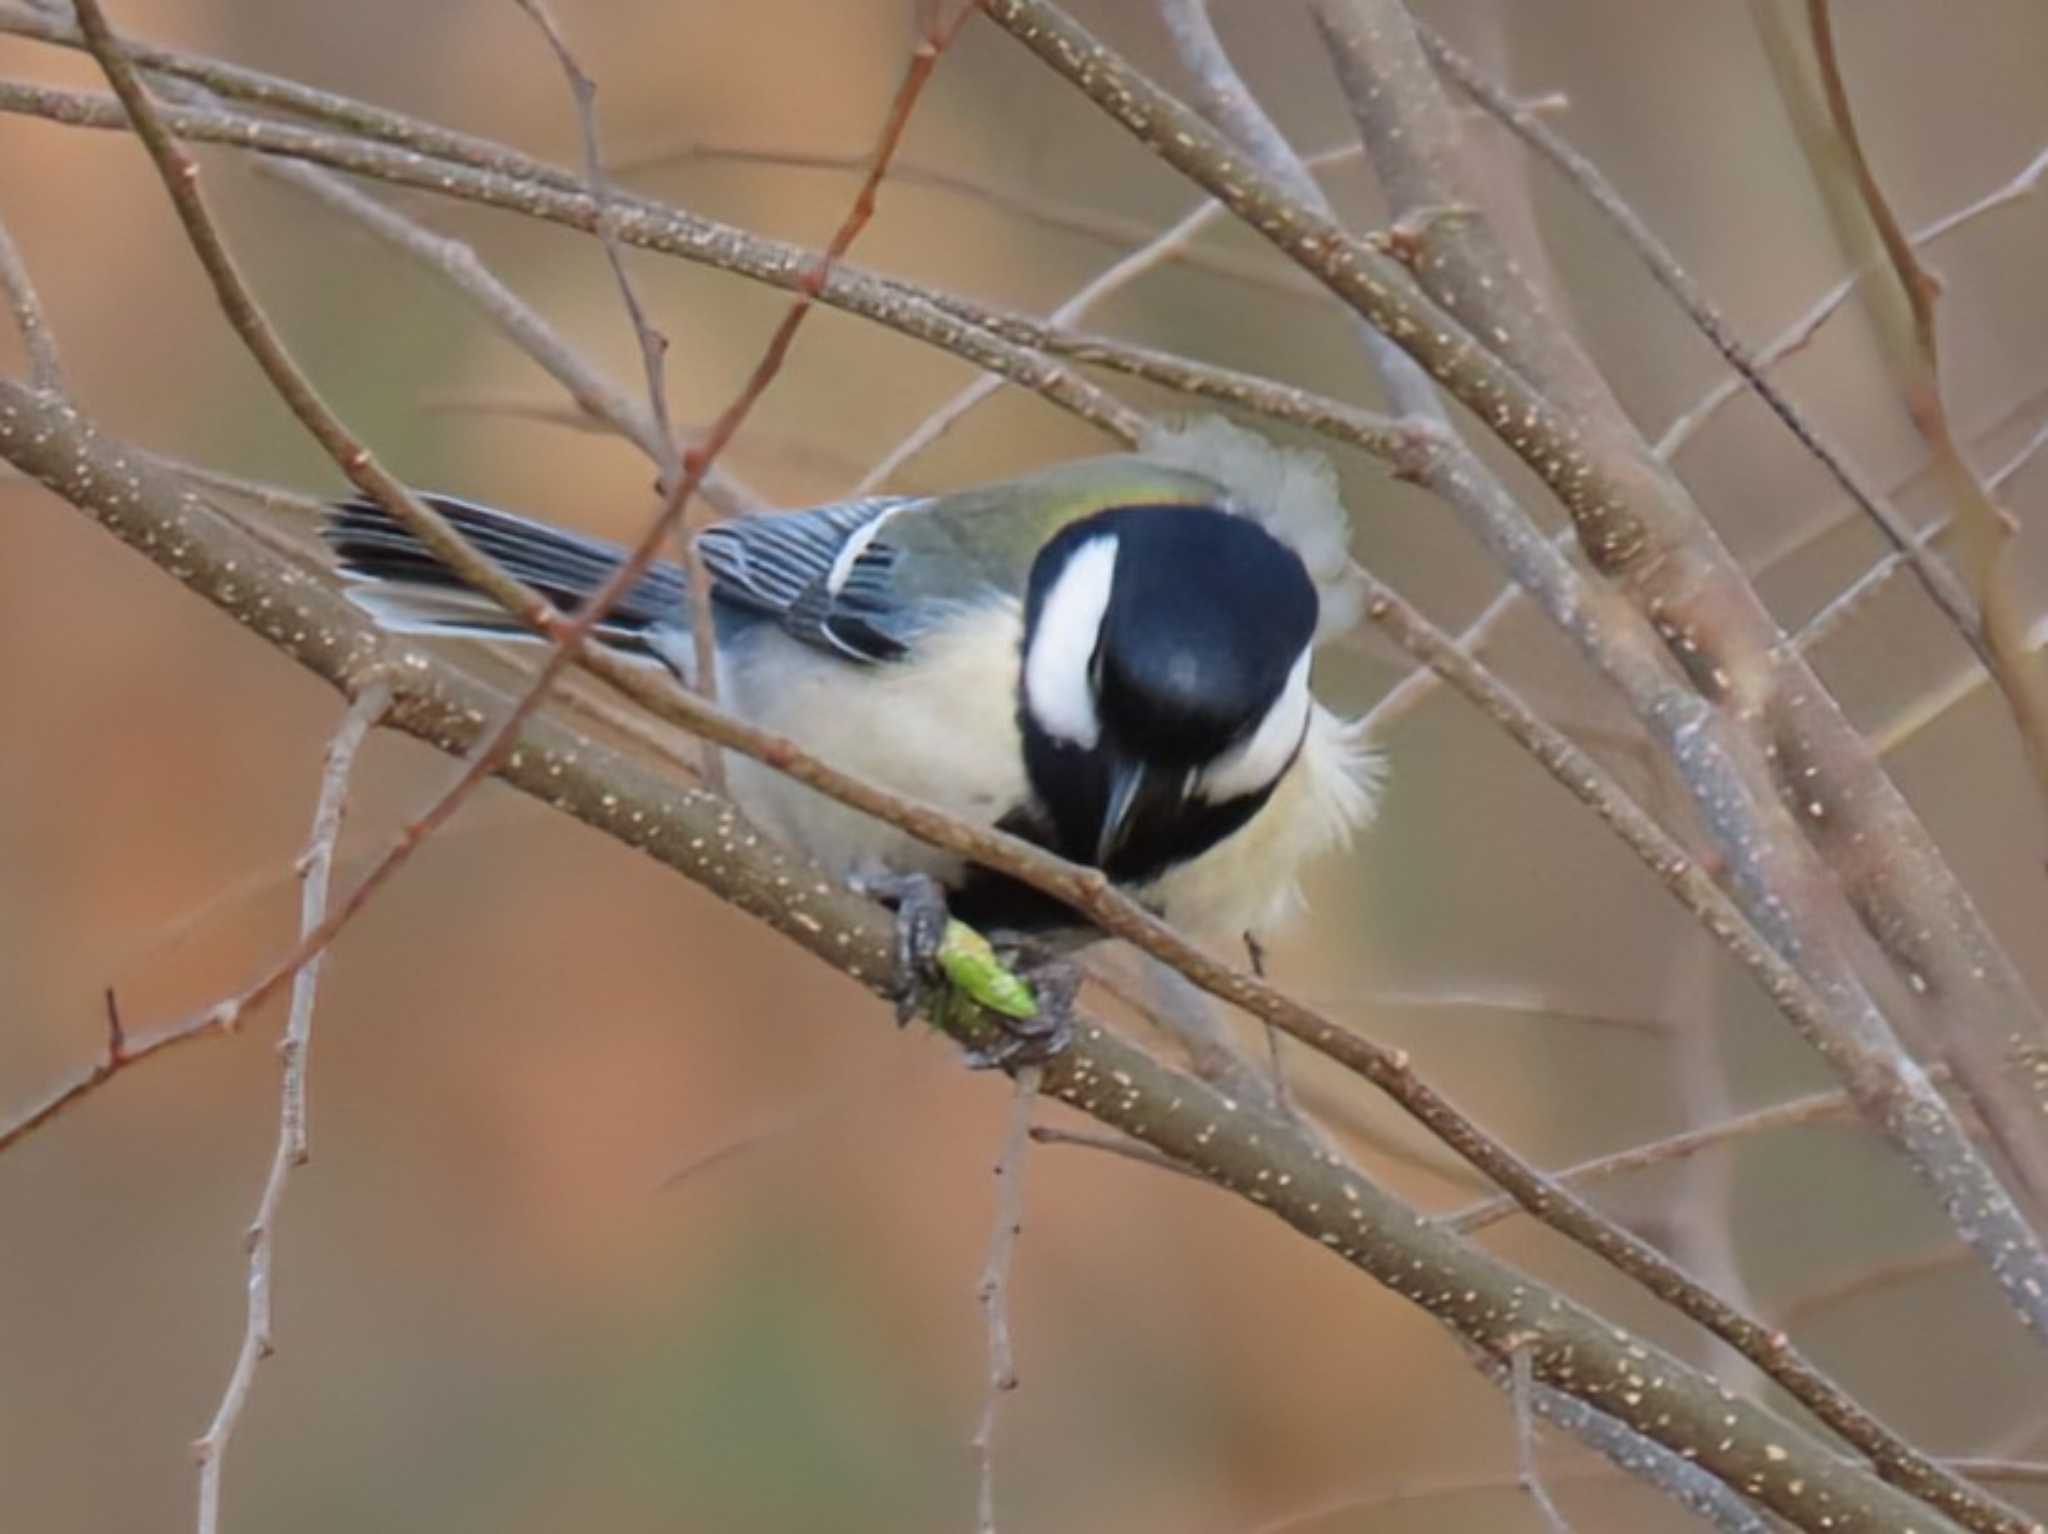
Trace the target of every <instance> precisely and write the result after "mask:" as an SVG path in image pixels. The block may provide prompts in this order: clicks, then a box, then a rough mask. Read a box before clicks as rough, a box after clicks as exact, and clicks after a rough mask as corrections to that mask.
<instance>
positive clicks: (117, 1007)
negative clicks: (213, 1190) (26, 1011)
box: [0, 987, 235, 1154]
mask: <svg viewBox="0 0 2048 1534" xmlns="http://www.w3.org/2000/svg"><path fill="white" fill-rule="evenodd" d="M106 1017H107V1047H106V1050H105V1052H104V1053H103V1054H101V1056H100V1057H99V1059H98V1060H96V1061H94V1062H93V1065H92V1068H91V1069H90V1070H88V1071H86V1072H85V1074H83V1075H82V1076H78V1077H75V1078H73V1079H72V1080H71V1081H68V1082H66V1083H65V1084H64V1085H63V1086H61V1087H58V1088H57V1089H56V1090H55V1091H54V1092H52V1093H51V1094H50V1095H49V1096H48V1097H46V1098H44V1099H43V1100H42V1101H41V1102H40V1103H37V1104H36V1105H35V1106H34V1107H33V1108H30V1109H28V1110H27V1111H26V1112H25V1113H23V1114H22V1115H21V1116H20V1117H18V1118H16V1119H14V1120H12V1121H11V1122H9V1123H7V1124H5V1125H0V1154H4V1153H5V1152H7V1151H10V1150H12V1149H13V1148H14V1147H15V1145H16V1144H18V1143H19V1142H20V1141H22V1140H25V1139H27V1138H28V1136H30V1135H32V1134H34V1133H35V1132H36V1131H37V1130H38V1129H41V1128H42V1127H43V1126H44V1125H45V1124H47V1123H49V1122H50V1121H51V1120H53V1119H56V1118H59V1117H61V1116H62V1115H63V1114H65V1113H68V1112H69V1111H70V1110H71V1109H73V1108H75V1107H77V1106H78V1104H79V1103H81V1102H83V1101H84V1100H85V1099H86V1098H87V1097H90V1096H91V1095H92V1094H93V1093H94V1092H96V1091H98V1090H99V1089H100V1088H101V1087H103V1086H105V1085H106V1084H107V1083H108V1082H109V1081H111V1080H113V1079H114V1077H116V1076H118V1075H120V1074H121V1072H123V1071H124V1070H126V1069H128V1067H130V1066H131V1065H138V1064H140V1063H141V1062H142V1061H144V1060H147V1059H148V1058H149V1057H150V1056H151V1055H154V1054H158V1053H160V1052H161V1051H163V1050H166V1049H169V1048H171V1047H172V1046H173V1045H176V1044H184V1043H187V1042H189V1041H190V1040H193V1039H198V1038H205V1037H207V1036H208V1035H210V1034H217V1033H232V1032H234V1031H235V1030H234V1024H233V1021H232V1020H231V1019H226V1018H221V1017H216V1016H214V1015H213V1014H212V1013H210V1012H209V1013H201V1014H200V1015H199V1016H197V1017H188V1018H186V1019H184V1020H183V1021H182V1022H179V1023H177V1024H176V1025H174V1026H172V1027H169V1028H166V1029H164V1030H163V1031H162V1032H161V1033H155V1034H151V1035H150V1036H149V1037H147V1038H144V1039H141V1040H139V1041H138V1040H136V1039H133V1038H131V1037H129V1035H128V1032H127V1030H126V1028H124V1027H123V1026H122V1022H121V1004H120V1002H119V1001H118V1000H117V999H116V998H115V995H114V991H113V988H112V987H109V988H108V989H107V992H106Z"/></svg>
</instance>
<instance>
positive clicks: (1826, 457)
mask: <svg viewBox="0 0 2048 1534" xmlns="http://www.w3.org/2000/svg"><path fill="white" fill-rule="evenodd" d="M1417 31H1418V33H1419V34H1420V36H1421V39H1422V42H1423V45H1424V47H1426V48H1427V49H1428V51H1429V56H1430V58H1431V59H1432V60H1434V61H1435V63H1436V66H1437V67H1438V68H1439V69H1441V70H1443V71H1444V73H1445V74H1447V75H1449V76H1450V77H1451V78H1452V79H1453V80H1455V81H1457V82H1458V85H1459V87H1460V88H1461V89H1462V90H1464V91H1465V93H1466V94H1467V95H1469V96H1471V97H1472V99H1473V100H1474V101H1477V102H1478V103H1479V104H1480V105H1481V106H1483V107H1485V108H1486V109H1487V110H1488V111H1489V112H1491V113H1493V115H1494V116H1495V117H1496V118H1497V119H1498V120H1499V121H1500V122H1501V123H1502V124H1503V125H1505V126H1506V127H1507V128H1508V129H1509V130H1510V131H1512V132H1513V133H1514V134H1515V135H1516V136H1517V137H1519V138H1520V139H1521V140H1522V142H1523V143H1525V144H1527V145H1528V146H1529V147H1530V148H1531V149H1533V150H1535V151H1536V153H1538V154H1539V155H1541V156H1542V157H1543V158H1544V159H1545V160H1547V161H1549V162H1550V164H1551V165H1552V166H1554V167H1555V168H1556V169H1557V170H1558V171H1559V172H1560V173H1561V174H1562V175H1563V176H1564V177H1565V178H1566V179H1567V180H1569V181H1570V182H1571V183H1572V184H1573V185H1574V186H1576V187H1577V188H1578V189H1579V190H1580V191H1581V192H1582V193H1584V194H1585V196H1586V198H1587V200H1588V201H1590V202H1591V203H1592V204H1593V206H1594V207H1596V208H1597V209H1599V210H1600V212H1601V213H1602V214H1603V215H1604V216H1605V217H1606V218H1607V220H1608V221H1609V222H1610V223H1611V224H1613V225H1614V226H1615V228H1616V229H1617V230H1619V231H1620V233H1621V236H1622V240H1623V242H1624V243H1625V244H1626V245H1627V246H1628V247H1629V249H1630V250H1632V251H1634V252H1635V254H1636V255H1637V256H1638V257H1640V258H1641V260H1642V262H1643V264H1644V266H1646V267H1647V268H1648V269H1649V271H1650V274H1651V275H1652V276H1653V277H1655V278H1656V280H1657V283H1658V285H1659V286H1660V287H1662V288H1663V289H1664V291H1665V292H1666V293H1668V294H1670V295H1671V297H1672V298H1673V299H1674V300H1675V301H1676V302H1677V304H1678V305H1679V307H1680V308H1682V309H1683V310H1685V312H1686V314H1687V316H1688V317H1689V318H1690V319H1691V320H1692V322H1693V324H1694V326H1695V327H1696V328H1697V329H1698V330H1699V332H1700V334H1702V335H1703V336H1705V337H1706V338H1707V340H1708V341H1709V342H1711V343H1712V345H1713V347H1714V349H1715V350H1716V351H1718V352H1719V353H1720V354H1721V356H1722V357H1723V359H1724V360H1726V362H1727V363H1728V365H1729V366H1730V367H1732V368H1733V369H1734V370H1735V372H1736V375H1737V376H1738V377H1740V378H1741V379H1742V381H1743V382H1744V383H1746V384H1747V385H1748V386H1749V388H1750V389H1751V390H1752V391H1753V392H1754V393H1755V394H1756V396H1757V398H1758V399H1760V400H1762V401H1763V402H1764V403H1765V404H1766V405H1768V406H1769V407H1770V409H1771V412H1772V413H1773V414H1774V415H1776V416H1777V417H1778V419H1779V420H1781V421H1783V422H1784V423H1785V428H1786V430H1788V431H1790V432H1791V433H1792V435H1793V436H1794V437H1795V438H1797V439H1798V440H1799V442H1800V444H1801V445H1802V446H1803V447H1805V448H1806V450H1807V451H1808V452H1809V453H1811V454H1812V455H1813V456H1814V458H1815V459H1817V460H1818V461H1819V462H1820V464H1821V466H1822V467H1823V468H1825V469H1826V470H1827V471H1828V473H1829V474H1831V475H1832V476H1833V477H1834V479H1835V482H1836V483H1837V484H1839V485H1840V486H1841V487H1842V489H1843V490H1845V491H1846V492H1847V493H1848V495H1849V498H1850V499H1851V500H1852V501H1854V502H1855V503H1856V505H1857V506H1858V507H1860V508H1861V509H1862V511H1863V513H1864V514H1865V515H1866V516H1868V517H1869V518H1870V519H1871V521H1873V522H1875V523H1876V524H1877V526H1878V527H1879V528H1880V529H1881V530H1882V531H1883V533H1884V535H1885V536H1886V537H1887V538H1889V539H1890V540H1891V541H1892V544H1893V546H1894V547H1895V548H1897V549H1898V550H1899V551H1900V552H1901V553H1902V554H1904V555H1905V557H1906V559H1907V560H1908V562H1909V563H1910V564H1911V565H1912V568H1913V573H1914V574H1915V575H1917V576H1918V577H1919V579H1920V584H1921V585H1922V586H1923V587H1925V588H1926V591H1927V594H1928V595H1929V596H1930V597H1932V598H1933V599H1934V602H1935V605H1936V606H1938V607H1940V608H1941V610H1942V611H1943V612H1944V613H1946V614H1947V615H1948V618H1949V621H1950V622H1952V623H1953V624H1954V625H1955V627H1956V630H1957V632H1958V633H1960V634H1961V635H1962V636H1963V638H1964V639H1965V640H1966V641H1968V643H1969V644H1970V646H1971V647H1972V648H1973V649H1975V650H1977V651H1978V652H1979V653H1980V654H1985V655H1986V658H1987V660H1988V658H1989V657H1988V652H1986V651H1985V649H1984V635H1983V625H1982V623H1981V621H1980V619H1979V616H1978V613H1977V604H1976V603H1975V602H1974V601H1972V600H1971V598H1970V594H1969V592H1968V591H1966V590H1964V589H1963V585H1962V583H1961V582H1960V581H1959V580H1957V579H1956V576H1955V572H1954V571H1952V570H1950V569H1949V568H1948V567H1947V566H1946V565H1944V564H1942V563H1941V562H1940V561H1939V560H1938V559H1936V558H1935V557H1934V555H1933V554H1932V553H1931V552H1930V551H1929V550H1928V549H1927V548H1926V547H1925V545H1924V544H1922V543H1921V542H1920V541H1919V540H1918V539H1916V538H1915V537H1914V536H1913V529H1912V528H1911V527H1910V526H1909V525H1908V524H1907V522H1906V520H1905V518H1904V517H1902V516H1901V515H1900V514H1899V511H1898V508H1896V507H1895V506H1893V505H1892V504H1891V502H1890V501H1888V500H1887V499H1885V497H1884V494H1883V492H1882V491H1880V490H1878V489H1877V488H1876V487H1874V486H1872V485H1870V484H1868V483H1866V482H1865V480H1864V478H1863V476H1862V474H1861V473H1860V472H1859V471H1858V470H1857V469H1856V468H1855V467H1854V466H1853V465H1851V464H1850V463H1849V461H1848V458H1847V456H1846V455H1845V454H1844V453H1843V452H1842V450H1841V449H1840V448H1838V447H1837V446H1836V445H1835V444H1834V443H1833V442H1832V441H1831V440H1829V439H1828V438H1827V437H1826V436H1824V435H1823V434H1822V432H1821V430H1820V428H1819V427H1818V426H1817V425H1815V424H1814V422H1813V421H1812V420H1811V419H1809V418H1808V416H1807V414H1806V412H1805V411H1803V410H1801V409H1800V408H1799V407H1798V406H1797V405H1795V404H1794V403H1793V402H1792V400H1791V398H1790V397H1789V396H1788V395H1787V394H1786V393H1785V391H1784V390H1782V389H1781V388H1779V387H1778V385H1777V384H1776V383H1774V382H1772V380H1771V378H1770V376H1769V374H1768V372H1767V369H1768V368H1769V366H1770V364H1771V363H1772V362H1773V361H1775V360H1776V358H1775V357H1764V358H1759V357H1757V356H1756V355H1754V354H1753V353H1752V352H1751V351H1750V349H1749V347H1748V346H1747V345H1746V344H1745V343H1744V342H1743V341H1742V340H1741V339H1740V338H1739V337H1737V336H1736V335H1735V333H1734V331H1733V329H1732V328H1731V327H1730V326H1729V324H1728V322H1727V320H1726V319H1725V318H1724V317H1723V316H1722V314H1721V311H1720V310H1719V309H1717V308H1716V307H1715V306H1714V305H1713V303H1712V302H1711V301H1710V300H1709V299H1708V298H1707V296H1706V294H1705V293H1703V292H1701V291H1700V287H1699V285H1698V284H1697V283H1696V282H1694V281H1693V279H1692V277H1691V275H1690V274H1689V273H1687V271H1686V270H1685V268H1684V267H1683V266H1681V265H1680V264H1679V261H1678V258H1677V257H1676V256H1675V255H1673V254H1672V253H1671V250H1670V248H1669V247H1667V246H1666V245H1665V244H1664V242H1663V241H1662V240H1660V239H1659V238H1658V237H1657V232H1656V231H1655V230H1654V229H1652V228H1651V227H1650V226H1649V224H1648V223H1647V222H1645V221H1644V219H1643V217H1642V215H1640V214H1639V213H1637V212H1636V210H1635V209H1634V208H1633V207H1631V206H1629V204H1628V202H1627V201H1626V200H1625V199H1624V198H1623V197H1622V196H1621V194H1620V193H1619V192H1617V191H1616V190H1615V189H1614V187H1613V185H1612V184H1611V183H1610V182H1609V181H1608V180H1607V177H1606V176H1605V175H1604V174H1603V173H1602V172H1601V170H1600V167H1599V166H1597V165H1595V164H1594V163H1593V162H1592V161H1591V160H1589V159H1587V158H1586V156H1584V155H1582V154H1580V153H1579V152H1578V151H1577V150H1576V149H1574V148H1573V147H1572V146H1571V145H1570V144H1569V143H1567V142H1566V141H1565V139H1564V137H1563V135H1562V134H1559V133H1558V132H1556V131H1555V130H1554V129H1552V128H1551V126H1550V125H1549V124H1548V123H1546V122H1544V121H1542V120H1541V119H1540V118H1538V117H1537V116H1535V115H1534V114H1533V113H1530V112H1528V111H1526V110H1524V109H1523V108H1522V107H1521V105H1520V104H1519V103H1518V102H1516V101H1515V100H1514V98H1513V97H1511V96H1510V95H1509V94H1508V93H1507V92H1506V91H1504V90H1502V89H1501V88H1500V87H1499V86H1498V85H1496V84H1494V83H1493V82H1492V81H1491V80H1488V79H1487V78H1486V77H1485V76H1484V75H1483V74H1482V73H1480V71H1479V70H1478V68H1477V67H1475V66H1474V65H1473V64H1472V62H1471V61H1470V60H1469V59H1467V58H1465V57H1464V55H1462V54H1460V53H1459V52H1458V51H1457V50H1456V49H1454V48H1452V47H1451V46H1450V44H1449V43H1447V42H1445V41H1444V40H1443V38H1442V37H1440V36H1438V35H1437V34H1436V33H1434V32H1432V31H1430V30H1429V29H1428V28H1427V27H1418V28H1417ZM1818 323H1819V322H1818V321H1817V320H1816V321H1815V325H1816V326H1817V325H1818ZM1809 333H1810V332H1809ZM1779 355H1782V353H1780V354H1779Z"/></svg>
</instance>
